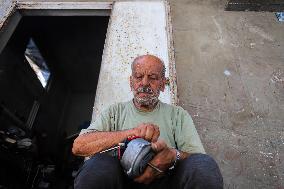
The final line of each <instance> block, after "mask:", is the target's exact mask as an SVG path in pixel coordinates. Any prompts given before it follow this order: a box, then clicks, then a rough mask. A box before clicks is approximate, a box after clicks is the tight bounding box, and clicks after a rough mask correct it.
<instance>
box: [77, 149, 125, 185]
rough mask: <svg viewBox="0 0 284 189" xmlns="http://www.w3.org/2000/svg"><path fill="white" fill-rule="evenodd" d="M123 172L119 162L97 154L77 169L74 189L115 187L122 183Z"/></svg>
mask: <svg viewBox="0 0 284 189" xmlns="http://www.w3.org/2000/svg"><path fill="white" fill-rule="evenodd" d="M122 179H123V172H122V169H121V166H120V163H119V160H117V159H115V158H113V157H110V156H107V155H102V154H98V155H95V156H93V157H92V158H91V159H89V160H87V161H86V162H85V163H84V164H83V166H82V167H81V168H80V169H79V171H78V173H77V176H76V178H75V181H74V187H75V188H76V189H77V188H78V189H79V188H103V186H108V188H111V187H112V186H117V185H120V184H121V183H122Z"/></svg>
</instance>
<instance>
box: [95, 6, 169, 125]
mask: <svg viewBox="0 0 284 189" xmlns="http://www.w3.org/2000/svg"><path fill="white" fill-rule="evenodd" d="M166 6H167V5H166V3H165V2H164V1H135V2H130V1H129V2H115V4H114V6H113V9H112V14H111V18H110V22H109V27H108V32H107V36H106V43H105V47H104V52H103V58H102V65H101V72H100V76H99V82H98V86H97V92H96V98H95V104H94V112H93V119H94V118H95V116H96V115H98V113H99V112H100V111H101V110H102V109H104V108H106V107H107V106H108V105H111V104H114V103H116V102H124V101H128V100H130V99H132V92H131V91H130V87H129V76H130V75H131V63H132V61H133V59H134V58H135V57H137V56H139V55H143V54H153V55H156V56H158V57H160V58H161V59H162V60H163V61H164V63H165V65H166V69H167V70H166V76H169V64H170V63H169V62H170V61H169V59H170V58H169V53H170V52H169V51H170V47H169V44H170V43H169V40H170V39H169V38H168V35H169V33H168V32H169V30H168V22H167V21H168V20H167V19H168V18H167V16H168V13H167V8H166ZM171 64H173V62H171ZM170 93H171V89H170V87H169V86H167V87H166V90H165V91H164V92H163V93H161V95H160V100H161V101H163V102H166V103H174V102H172V100H171V94H170Z"/></svg>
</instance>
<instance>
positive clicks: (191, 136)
mask: <svg viewBox="0 0 284 189" xmlns="http://www.w3.org/2000/svg"><path fill="white" fill-rule="evenodd" d="M131 68H132V75H131V76H130V87H131V90H132V91H133V95H134V98H133V100H131V101H129V102H124V103H117V104H115V105H112V106H110V107H108V108H107V109H105V110H104V111H103V112H102V113H101V114H100V115H99V116H98V117H97V119H96V120H95V122H94V123H92V124H91V125H90V126H89V128H88V129H86V130H83V131H82V132H81V134H80V136H79V137H78V138H77V139H76V140H75V141H74V144H73V149H72V150H73V153H74V154H75V155H79V156H92V157H91V158H90V159H89V160H87V161H86V162H85V163H84V165H83V166H82V168H81V169H80V170H79V171H78V174H77V176H76V179H75V183H74V186H75V189H82V188H84V189H87V188H88V189H89V188H90V189H91V188H93V189H95V188H121V189H124V188H134V187H136V188H206V189H207V188H222V187H223V180H222V176H221V173H220V171H219V168H218V166H217V164H216V162H215V161H214V160H213V159H212V158H211V157H209V156H208V155H206V154H205V151H204V148H203V146H202V143H201V142H200V139H199V136H198V133H197V131H196V129H195V127H194V124H193V121H192V119H191V117H190V115H189V114H188V113H187V112H186V111H185V110H184V109H182V108H181V107H179V106H172V105H168V104H165V103H163V102H160V101H159V100H158V97H159V94H160V91H164V89H165V83H166V79H165V65H164V63H163V62H162V61H161V60H160V59H159V58H157V57H156V56H153V55H143V56H139V57H137V58H136V59H135V60H134V61H133V63H132V67H131ZM110 95H111V94H110ZM131 136H137V137H141V138H143V139H145V140H147V141H149V142H151V144H152V148H153V150H154V151H155V152H156V154H155V156H154V158H153V159H152V160H151V162H150V163H151V164H152V165H153V166H154V167H150V166H148V167H147V168H146V169H145V171H144V173H143V174H142V175H140V176H138V177H137V178H134V179H129V178H127V176H126V175H125V174H124V172H123V170H122V168H121V166H120V162H119V160H117V158H115V157H111V156H108V155H105V154H97V152H100V151H102V150H105V149H108V148H110V147H112V146H114V145H116V144H118V143H120V142H121V141H123V140H125V139H127V138H128V137H131ZM155 167H156V168H158V170H161V171H163V172H160V171H157V169H156V168H155ZM169 169H170V170H169Z"/></svg>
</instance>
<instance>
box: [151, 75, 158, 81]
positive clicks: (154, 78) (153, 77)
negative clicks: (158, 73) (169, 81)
mask: <svg viewBox="0 0 284 189" xmlns="http://www.w3.org/2000/svg"><path fill="white" fill-rule="evenodd" d="M150 79H153V80H156V79H158V78H157V77H155V76H152V77H150Z"/></svg>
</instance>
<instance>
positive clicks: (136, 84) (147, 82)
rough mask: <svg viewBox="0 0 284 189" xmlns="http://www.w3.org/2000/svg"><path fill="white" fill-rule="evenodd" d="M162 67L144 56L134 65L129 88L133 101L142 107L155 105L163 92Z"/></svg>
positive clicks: (156, 60)
mask: <svg viewBox="0 0 284 189" xmlns="http://www.w3.org/2000/svg"><path fill="white" fill-rule="evenodd" d="M162 71H163V65H162V63H161V62H160V60H159V59H158V58H156V57H153V56H144V57H142V58H140V59H138V60H137V61H136V63H135V64H134V68H133V72H132V76H130V87H131V90H132V91H133V95H134V100H135V102H136V103H137V104H139V105H142V106H151V105H155V104H156V103H157V102H158V97H159V95H160V91H164V88H165V78H163V77H162Z"/></svg>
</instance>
